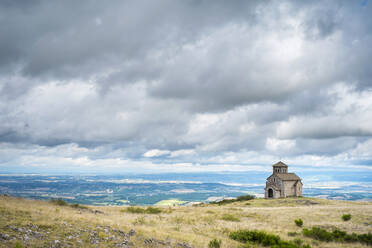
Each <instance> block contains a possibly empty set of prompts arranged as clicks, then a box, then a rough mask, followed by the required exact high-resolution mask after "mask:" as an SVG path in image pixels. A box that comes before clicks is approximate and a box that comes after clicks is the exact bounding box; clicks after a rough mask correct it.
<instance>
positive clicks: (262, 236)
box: [229, 230, 310, 248]
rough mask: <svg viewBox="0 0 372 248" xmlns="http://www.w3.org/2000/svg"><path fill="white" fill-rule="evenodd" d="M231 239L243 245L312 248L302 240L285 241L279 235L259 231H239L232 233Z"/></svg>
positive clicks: (274, 247) (275, 247)
mask: <svg viewBox="0 0 372 248" xmlns="http://www.w3.org/2000/svg"><path fill="white" fill-rule="evenodd" d="M229 237H230V238H231V239H233V240H236V241H239V242H242V243H256V244H260V245H263V246H271V247H272V248H310V246H309V245H307V244H305V245H303V244H302V243H303V241H302V240H297V241H284V240H281V239H280V237H279V236H277V235H274V234H268V233H266V232H264V231H257V230H254V231H249V230H238V231H235V232H232V233H230V235H229Z"/></svg>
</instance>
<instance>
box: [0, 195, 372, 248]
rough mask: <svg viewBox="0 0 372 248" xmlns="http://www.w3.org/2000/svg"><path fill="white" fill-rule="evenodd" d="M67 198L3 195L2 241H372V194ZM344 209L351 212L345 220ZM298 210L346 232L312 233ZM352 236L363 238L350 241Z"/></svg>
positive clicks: (315, 246) (239, 245) (337, 246)
mask: <svg viewBox="0 0 372 248" xmlns="http://www.w3.org/2000/svg"><path fill="white" fill-rule="evenodd" d="M63 202H64V201H63V200H62V199H61V200H58V199H53V201H36V200H27V199H22V198H15V197H9V196H0V248H3V247H4V248H5V247H6V248H7V247H16V245H17V243H18V247H125V246H127V247H129V248H133V247H136V248H149V247H159V248H165V247H173V248H176V247H185V248H186V247H192V248H205V247H208V248H209V247H218V246H220V248H243V247H244V248H247V247H256V248H259V247H260V248H263V247H276V248H278V247H279V248H283V247H287V248H294V247H295V248H299V247H300V248H303V247H308V246H306V245H307V244H308V245H311V247H312V248H324V247H327V248H362V247H367V245H368V244H370V235H369V234H368V233H369V232H372V228H371V227H372V203H369V202H346V201H334V200H332V201H331V200H324V199H315V198H286V199H270V200H266V199H260V198H259V199H252V200H249V201H236V202H234V203H232V204H227V205H216V204H200V205H196V206H172V207H169V206H151V207H150V206H149V207H147V206H146V207H145V206H131V207H124V206H122V207H118V206H81V205H77V204H70V203H68V202H65V203H66V204H64V203H63ZM247 203H250V204H249V205H246V204H247ZM83 208H87V209H86V210H85V209H83ZM343 214H350V215H351V216H352V218H351V219H350V220H349V221H347V222H344V221H343V220H342V219H341V217H342V215H343ZM299 218H301V219H302V220H303V226H305V227H306V228H308V229H309V230H312V229H311V227H314V226H317V227H321V228H324V229H326V230H327V231H328V232H332V231H333V229H332V228H337V229H339V230H342V231H343V232H345V234H344V233H342V232H341V233H337V235H339V236H341V237H343V238H338V239H336V238H334V237H332V238H331V239H330V240H331V241H329V242H326V241H323V240H322V239H320V238H318V239H316V238H314V237H312V236H311V235H309V236H306V235H305V234H304V233H303V232H302V230H301V229H300V228H299V227H297V226H296V225H295V223H294V220H295V219H299ZM132 230H133V231H132ZM239 230H249V231H252V230H261V231H263V232H264V233H265V234H267V235H269V236H266V235H263V236H262V237H263V238H259V239H257V240H255V239H253V240H252V241H249V240H251V239H246V240H245V241H244V239H232V238H230V234H231V233H234V232H237V231H239ZM300 230H301V231H300ZM256 232H260V231H256ZM353 232H354V233H356V234H352V233H353ZM346 234H347V235H346ZM252 235H253V234H252ZM270 235H273V236H270ZM348 235H351V238H350V237H349V236H348ZM253 236H254V235H253ZM333 236H334V235H333ZM254 237H256V236H254ZM214 239H215V240H214ZM349 239H351V240H358V241H357V242H354V241H353V242H346V241H343V240H349ZM220 241H221V243H220ZM124 243H125V244H126V245H124ZM266 243H267V244H269V245H268V246H264V244H266Z"/></svg>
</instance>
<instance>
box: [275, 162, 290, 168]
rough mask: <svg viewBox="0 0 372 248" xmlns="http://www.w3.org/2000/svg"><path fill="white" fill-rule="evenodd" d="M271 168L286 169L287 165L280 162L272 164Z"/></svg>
mask: <svg viewBox="0 0 372 248" xmlns="http://www.w3.org/2000/svg"><path fill="white" fill-rule="evenodd" d="M273 167H288V165H286V164H285V163H283V162H282V161H279V162H278V163H276V164H274V165H273Z"/></svg>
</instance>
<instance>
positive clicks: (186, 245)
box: [177, 242, 192, 248]
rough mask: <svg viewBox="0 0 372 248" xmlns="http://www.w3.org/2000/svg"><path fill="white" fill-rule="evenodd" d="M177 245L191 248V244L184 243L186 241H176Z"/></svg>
mask: <svg viewBox="0 0 372 248" xmlns="http://www.w3.org/2000/svg"><path fill="white" fill-rule="evenodd" d="M177 247H180V248H192V246H191V245H189V244H188V243H186V242H183V243H177Z"/></svg>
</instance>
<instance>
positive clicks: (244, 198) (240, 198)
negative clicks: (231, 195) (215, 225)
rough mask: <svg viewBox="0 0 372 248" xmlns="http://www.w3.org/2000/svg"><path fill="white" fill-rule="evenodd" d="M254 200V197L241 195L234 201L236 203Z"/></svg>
mask: <svg viewBox="0 0 372 248" xmlns="http://www.w3.org/2000/svg"><path fill="white" fill-rule="evenodd" d="M254 198H255V196H254V195H242V196H239V197H238V198H236V200H237V201H249V200H253V199H254Z"/></svg>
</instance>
